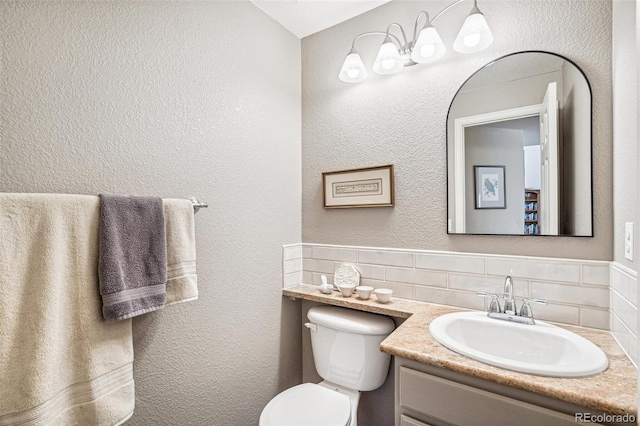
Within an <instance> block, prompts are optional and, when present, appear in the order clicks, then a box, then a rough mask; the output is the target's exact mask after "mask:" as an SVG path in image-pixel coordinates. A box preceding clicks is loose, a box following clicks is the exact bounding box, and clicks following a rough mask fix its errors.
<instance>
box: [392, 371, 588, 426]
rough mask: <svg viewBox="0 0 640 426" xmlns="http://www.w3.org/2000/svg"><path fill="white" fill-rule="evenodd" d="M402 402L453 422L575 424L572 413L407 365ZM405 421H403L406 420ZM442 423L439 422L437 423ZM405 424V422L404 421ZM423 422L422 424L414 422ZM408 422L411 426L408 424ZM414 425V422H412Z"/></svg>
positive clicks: (537, 425)
mask: <svg viewBox="0 0 640 426" xmlns="http://www.w3.org/2000/svg"><path fill="white" fill-rule="evenodd" d="M399 371H400V376H399V404H400V406H401V407H403V408H407V409H409V410H413V411H415V412H418V413H421V414H423V415H425V416H426V417H427V418H432V419H433V420H434V422H435V421H436V420H439V421H441V422H446V423H449V424H454V425H465V426H466V425H489V424H490V425H493V426H500V425H504V426H512V425H514V424H517V425H518V426H540V425H545V426H569V425H572V426H575V425H576V422H575V419H574V417H573V416H569V415H566V414H562V413H558V412H556V411H552V410H549V409H546V408H542V407H538V406H536V405H532V404H528V403H526V402H522V401H518V400H515V399H511V398H508V397H505V396H502V395H497V394H494V393H490V392H487V391H484V390H481V389H477V388H474V387H471V386H467V385H463V384H460V383H456V382H453V381H450V380H445V379H442V378H440V377H436V376H432V375H430V374H426V373H422V372H420V371H416V370H413V369H410V368H407V367H403V366H401V367H400V368H399ZM403 421H404V420H403ZM438 423H439V422H438ZM402 424H404V423H402ZM415 424H417V425H420V423H415ZM407 425H412V424H411V423H407ZM412 426H413V425H412Z"/></svg>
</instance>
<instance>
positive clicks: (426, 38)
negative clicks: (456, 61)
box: [411, 25, 447, 64]
mask: <svg viewBox="0 0 640 426" xmlns="http://www.w3.org/2000/svg"><path fill="white" fill-rule="evenodd" d="M446 51H447V49H446V48H445V47H444V43H442V39H441V38H440V35H439V34H438V31H436V29H435V28H434V27H433V26H431V25H429V26H428V27H426V28H423V29H422V31H420V34H419V35H418V39H417V40H416V43H415V44H414V46H413V49H412V50H411V60H412V61H413V62H415V63H417V64H426V63H428V62H433V61H437V60H438V59H440V58H442V56H443V55H444V54H445V52H446Z"/></svg>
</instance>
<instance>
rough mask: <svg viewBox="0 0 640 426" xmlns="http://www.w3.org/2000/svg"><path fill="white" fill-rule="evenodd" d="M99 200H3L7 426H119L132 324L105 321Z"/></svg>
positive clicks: (2, 391) (0, 416)
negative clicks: (100, 273)
mask: <svg viewBox="0 0 640 426" xmlns="http://www.w3.org/2000/svg"><path fill="white" fill-rule="evenodd" d="M98 217H99V204H98V197H95V196H82V195H53V194H0V425H2V426H4V425H21V426H25V425H45V424H55V425H59V424H77V425H105V426H106V425H116V424H120V423H123V422H124V421H126V420H127V419H128V418H129V417H130V416H131V415H132V414H133V409H134V404H135V400H134V382H133V369H132V362H133V342H132V333H131V320H130V319H128V320H123V321H119V322H115V323H113V322H106V321H104V320H103V319H102V313H101V307H102V303H101V300H100V293H99V291H98V274H97V266H98Z"/></svg>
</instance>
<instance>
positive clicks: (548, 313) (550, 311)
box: [531, 303, 580, 325]
mask: <svg viewBox="0 0 640 426" xmlns="http://www.w3.org/2000/svg"><path fill="white" fill-rule="evenodd" d="M531 308H532V310H533V317H534V318H535V319H539V320H544V321H554V322H562V323H565V324H573V325H580V308H579V307H578V306H570V305H559V304H555V303H549V304H547V305H538V304H532V305H531Z"/></svg>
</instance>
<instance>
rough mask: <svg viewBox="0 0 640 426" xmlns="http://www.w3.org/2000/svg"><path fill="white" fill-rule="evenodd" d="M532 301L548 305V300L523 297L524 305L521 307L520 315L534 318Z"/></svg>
mask: <svg viewBox="0 0 640 426" xmlns="http://www.w3.org/2000/svg"><path fill="white" fill-rule="evenodd" d="M530 302H533V303H537V304H539V305H546V304H547V301H546V300H543V299H522V307H521V308H520V316H521V317H526V318H531V319H533V311H532V310H531V304H530Z"/></svg>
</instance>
